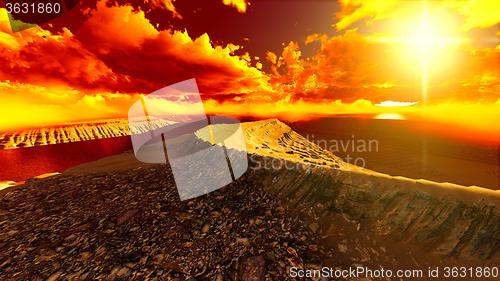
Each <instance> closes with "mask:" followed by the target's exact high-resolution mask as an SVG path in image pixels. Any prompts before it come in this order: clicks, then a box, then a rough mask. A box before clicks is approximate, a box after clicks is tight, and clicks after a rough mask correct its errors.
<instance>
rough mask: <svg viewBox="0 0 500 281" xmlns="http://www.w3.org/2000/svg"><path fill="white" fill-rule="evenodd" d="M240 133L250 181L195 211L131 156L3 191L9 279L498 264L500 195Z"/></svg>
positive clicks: (269, 132) (253, 132)
mask: <svg viewBox="0 0 500 281" xmlns="http://www.w3.org/2000/svg"><path fill="white" fill-rule="evenodd" d="M219 126H225V125H219ZM243 132H244V135H245V139H246V143H247V150H248V152H249V158H250V161H249V170H248V171H247V172H246V174H245V175H244V176H242V177H241V178H240V179H238V180H237V181H235V182H233V183H232V184H230V185H228V186H226V187H225V188H223V189H220V190H218V191H215V192H213V193H210V194H208V195H205V196H202V197H198V198H195V199H192V200H189V201H184V202H180V201H179V199H178V195H177V193H176V190H175V185H174V182H173V178H172V175H171V173H170V171H169V168H168V166H165V165H142V164H141V163H138V162H137V161H136V160H135V158H134V156H133V154H131V153H126V154H123V155H118V156H113V157H109V158H107V159H102V160H99V161H97V162H94V163H88V164H84V165H81V166H79V167H75V168H73V169H70V170H68V171H67V172H65V173H64V174H63V175H57V176H53V177H49V178H46V179H34V180H30V181H28V182H27V183H26V184H25V185H23V186H20V187H15V188H8V189H6V190H3V191H0V192H1V193H0V196H1V197H0V198H1V199H0V212H1V217H0V220H1V221H0V236H1V237H0V238H1V239H0V241H1V242H0V269H1V270H0V278H2V279H5V278H12V279H26V278H28V277H33V276H37V277H38V278H52V279H51V280H56V279H58V278H60V279H61V280H62V279H72V280H82V279H83V278H82V277H85V278H87V279H100V280H110V279H120V278H121V279H138V280H139V279H155V278H156V279H160V280H161V279H172V280H178V279H188V278H191V280H204V279H211V278H213V279H216V280H236V279H237V280H262V279H263V278H267V279H272V280H283V279H286V278H287V276H288V274H289V271H288V270H289V269H290V267H292V266H298V267H306V268H311V269H316V268H320V267H321V266H331V267H340V268H347V267H349V266H367V267H370V268H379V267H381V266H383V267H384V268H391V269H401V268H410V269H412V268H421V269H425V270H426V269H427V267H428V266H472V267H475V266H498V264H499V262H500V253H499V248H500V247H499V245H500V212H499V207H500V193H499V192H498V191H492V190H487V189H482V188H477V187H463V186H457V185H451V184H438V183H433V182H428V181H424V180H412V179H406V178H401V177H391V176H388V175H384V174H380V173H376V172H373V171H370V170H366V169H362V168H359V167H355V166H352V165H349V164H346V163H344V162H342V161H341V160H340V159H339V158H337V157H335V156H334V155H332V154H331V153H328V152H324V151H322V150H321V149H320V148H319V147H317V146H315V145H314V144H311V143H308V142H307V140H305V139H304V138H302V137H301V136H300V135H298V134H296V133H295V132H293V131H292V130H291V129H290V128H289V127H287V126H286V125H284V124H283V123H281V122H279V121H277V120H267V121H259V122H252V123H245V124H243ZM197 135H198V136H199V137H200V139H201V140H204V139H206V136H207V134H206V131H203V129H202V130H200V131H199V132H198V133H197ZM255 276H256V277H258V278H254V277H255ZM176 278H177V279H176ZM252 278H254V279H252ZM386 279H388V280H389V279H390V278H386ZM365 280H366V279H365ZM395 280H396V279H395ZM464 280H467V278H466V279H464ZM468 280H474V279H472V278H468ZM482 280H487V279H482Z"/></svg>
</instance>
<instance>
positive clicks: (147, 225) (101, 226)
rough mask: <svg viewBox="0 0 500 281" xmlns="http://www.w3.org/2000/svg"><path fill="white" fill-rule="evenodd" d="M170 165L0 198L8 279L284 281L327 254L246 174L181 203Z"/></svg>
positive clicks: (0, 237) (1, 257)
mask: <svg viewBox="0 0 500 281" xmlns="http://www.w3.org/2000/svg"><path fill="white" fill-rule="evenodd" d="M168 169H169V168H168V167H166V166H165V165H158V166H153V167H140V168H136V169H133V170H128V171H121V172H108V173H94V174H87V175H80V176H75V175H59V176H54V177H50V178H47V179H33V180H29V181H28V182H27V183H26V184H25V185H23V186H20V187H17V188H14V189H9V190H4V192H3V193H2V194H1V195H0V279H2V280H11V279H12V280H28V279H48V280H66V279H69V280H113V279H127V280H129V279H136V280H143V279H146V280H263V279H268V280H283V279H285V278H286V277H287V276H288V269H287V268H289V267H290V266H294V265H302V264H307V266H308V267H310V268H314V267H316V266H317V265H318V264H319V262H320V256H321V255H328V253H325V252H324V250H323V249H322V248H321V247H319V246H318V245H317V240H316V237H315V235H314V231H315V229H314V227H311V225H309V224H308V223H307V222H306V221H304V220H306V219H307V218H306V216H305V215H304V214H302V215H297V214H295V215H294V212H293V211H291V210H288V209H287V208H286V205H284V204H281V203H280V202H278V199H276V198H274V197H273V196H272V195H271V194H268V193H266V192H265V191H264V190H263V188H262V187H261V186H259V185H258V184H257V183H256V182H255V181H253V182H252V181H250V180H249V179H248V176H243V177H242V178H241V179H239V180H238V181H237V182H234V183H233V184H231V185H229V186H227V187H225V188H223V189H221V190H218V191H215V192H213V193H210V194H208V195H205V196H202V197H198V198H195V199H193V200H189V201H184V202H180V200H179V196H178V194H177V191H176V189H175V186H174V183H173V177H172V175H171V173H170V171H169V170H168Z"/></svg>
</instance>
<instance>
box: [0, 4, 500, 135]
mask: <svg viewBox="0 0 500 281" xmlns="http://www.w3.org/2000/svg"><path fill="white" fill-rule="evenodd" d="M499 21H500V2H498V1H488V0H475V1H395V0H383V1H382V0H366V1H361V0H340V1H333V0H318V1H305V0H303V1H299V0H294V1H292V0H272V1H265V0H251V1H247V0H204V1H190V0H175V1H174V0H147V1H135V0H129V1H123V0H115V1H106V0H99V1H96V0H90V1H82V3H80V4H78V5H76V6H75V7H74V8H73V9H71V10H69V11H67V12H66V13H65V14H64V15H63V16H61V17H59V18H56V19H53V20H51V21H49V22H46V23H42V24H40V25H38V26H36V27H32V28H28V29H25V30H22V31H18V32H13V31H12V28H11V23H10V21H9V18H8V15H7V13H6V10H5V9H0V51H1V56H0V64H1V65H2V67H1V69H0V112H1V114H2V115H1V118H0V131H2V130H14V129H19V128H26V127H39V126H48V125H58V124H62V123H67V122H76V121H87V120H98V119H104V118H117V117H125V116H126V114H127V110H128V108H129V107H130V105H131V104H132V103H133V102H135V101H136V100H137V99H139V98H140V97H141V96H142V95H146V94H148V93H151V92H153V91H155V90H157V89H160V88H162V87H165V86H168V85H170V84H173V83H177V82H180V81H183V80H187V79H191V78H195V79H196V81H197V83H198V87H199V90H200V92H201V95H202V98H203V100H204V102H205V108H206V110H207V111H208V112H209V113H217V114H229V115H236V116H238V115H240V116H256V117H262V118H267V117H279V118H283V119H289V120H297V119H306V118H310V117H311V116H327V115H335V114H365V113H375V114H380V113H401V114H406V116H413V117H414V118H422V119H429V120H432V121H436V122H442V123H446V124H454V125H457V126H461V127H464V128H468V129H470V130H477V131H480V132H483V133H486V134H493V135H495V136H498V135H499V133H500V126H498V123H499V122H500V110H499V109H500V73H499V70H500V66H499V61H500V47H499V35H500V26H499ZM387 101H392V102H390V103H387ZM384 102H385V103H384Z"/></svg>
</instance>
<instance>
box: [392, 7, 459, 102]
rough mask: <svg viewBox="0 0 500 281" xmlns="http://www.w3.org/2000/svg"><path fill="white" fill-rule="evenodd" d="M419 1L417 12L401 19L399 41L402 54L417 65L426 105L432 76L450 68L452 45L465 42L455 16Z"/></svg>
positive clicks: (455, 45)
mask: <svg viewBox="0 0 500 281" xmlns="http://www.w3.org/2000/svg"><path fill="white" fill-rule="evenodd" d="M429 5H430V4H429V3H428V2H427V1H424V2H422V6H421V8H420V9H419V12H418V13H414V14H413V15H412V16H408V19H409V20H407V21H406V22H404V21H403V22H400V23H399V24H401V26H403V27H404V31H403V32H404V33H406V34H405V35H404V36H403V37H402V39H401V43H403V44H404V45H406V48H405V49H406V51H404V57H406V58H410V59H409V61H410V63H411V64H412V66H413V67H414V66H418V67H419V68H420V71H419V72H420V76H421V78H420V79H421V98H422V103H423V104H424V105H425V104H426V102H427V99H428V95H429V81H430V79H432V75H433V74H436V73H439V72H445V71H446V69H445V68H446V67H450V62H452V61H454V60H455V58H453V57H452V55H451V54H452V53H453V51H452V50H453V48H455V47H457V46H458V45H461V44H463V43H464V42H465V39H464V38H463V37H462V36H461V35H460V31H459V29H458V26H459V25H458V23H457V22H456V18H453V17H452V15H451V14H450V13H449V12H448V13H447V12H446V11H445V10H439V9H435V7H432V6H429Z"/></svg>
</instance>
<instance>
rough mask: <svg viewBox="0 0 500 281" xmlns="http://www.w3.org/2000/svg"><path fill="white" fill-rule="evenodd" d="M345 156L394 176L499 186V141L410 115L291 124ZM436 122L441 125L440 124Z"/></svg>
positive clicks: (352, 161)
mask: <svg viewBox="0 0 500 281" xmlns="http://www.w3.org/2000/svg"><path fill="white" fill-rule="evenodd" d="M289 125H290V126H291V127H292V128H293V129H294V130H295V131H297V132H298V133H300V134H301V135H303V136H305V137H306V138H308V139H309V140H310V141H312V142H313V143H315V144H317V145H319V146H321V147H322V148H325V149H328V150H330V151H332V152H333V153H334V154H335V155H337V156H339V157H341V158H342V159H343V160H344V161H346V162H349V163H352V164H356V165H358V166H363V167H365V168H368V169H371V170H374V171H377V172H382V173H386V174H390V175H394V176H404V177H409V178H415V179H427V180H432V181H437V182H450V183H455V184H460V185H466V186H472V185H476V186H481V187H486V188H490V189H500V147H499V143H498V141H497V142H495V141H493V142H491V141H490V142H484V141H471V139H473V138H471V136H470V135H467V132H461V133H464V135H465V137H461V134H451V133H450V131H449V130H447V131H444V130H440V129H439V127H438V126H437V125H436V124H429V123H422V122H418V121H412V120H380V119H370V118H352V117H342V118H322V119H316V120H311V121H303V122H294V123H291V124H289ZM436 128H437V129H436Z"/></svg>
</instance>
